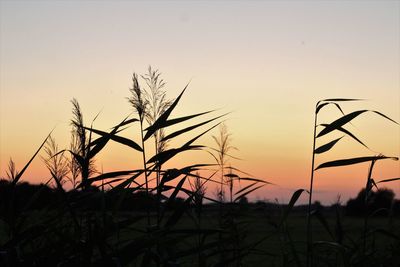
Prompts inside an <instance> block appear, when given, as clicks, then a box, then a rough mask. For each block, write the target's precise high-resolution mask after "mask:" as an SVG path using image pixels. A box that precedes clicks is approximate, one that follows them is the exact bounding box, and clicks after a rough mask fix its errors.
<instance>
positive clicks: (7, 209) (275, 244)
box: [0, 68, 400, 266]
mask: <svg viewBox="0 0 400 267" xmlns="http://www.w3.org/2000/svg"><path fill="white" fill-rule="evenodd" d="M143 85H144V86H143ZM164 85H165V83H164V81H163V80H162V79H161V76H160V73H159V72H158V71H155V70H153V69H151V68H149V70H148V73H147V74H146V75H143V76H140V75H137V74H133V76H132V87H131V89H130V96H129V97H128V101H129V103H130V105H131V107H132V108H133V109H134V111H135V115H134V116H128V117H126V118H123V119H122V120H121V121H120V122H118V123H117V124H116V125H113V126H112V127H111V128H110V129H109V130H107V131H106V130H101V129H96V128H95V127H94V125H93V124H94V121H95V120H96V118H97V116H96V117H95V118H94V120H93V121H92V123H91V124H90V126H88V125H86V124H85V122H84V119H83V114H82V110H81V107H80V105H79V103H78V101H77V100H75V99H73V100H72V111H73V117H72V121H71V126H72V132H71V136H72V137H71V144H70V147H69V148H68V149H64V150H63V149H61V150H60V149H59V148H58V146H57V144H56V142H55V140H54V139H53V138H52V137H51V135H50V134H49V136H47V137H46V138H45V140H44V141H43V143H42V144H41V145H40V146H39V148H38V150H37V151H36V152H35V153H34V155H33V157H32V158H31V159H30V160H29V161H28V163H27V164H26V165H25V166H24V167H23V168H22V169H21V171H17V168H16V166H15V163H14V162H13V161H12V160H10V163H9V168H8V170H7V177H8V178H7V180H4V181H3V180H2V181H0V190H1V194H0V198H1V200H2V201H0V203H1V206H0V207H1V213H0V219H1V220H0V230H1V231H0V264H1V266H377V264H378V263H379V262H382V264H381V266H390V265H389V264H390V261H392V262H393V261H394V259H395V256H394V255H395V254H396V253H397V251H398V250H399V248H400V235H399V234H400V233H399V232H398V229H397V230H396V228H394V227H393V225H396V224H392V228H391V229H392V230H388V229H389V228H385V227H384V226H382V225H380V226H376V221H375V219H376V218H375V216H376V215H377V211H376V210H372V211H368V213H366V214H365V217H364V219H363V221H362V223H361V225H356V226H357V227H356V228H351V227H352V224H351V223H352V222H353V219H351V218H348V217H346V216H343V211H342V207H341V205H340V204H336V205H335V207H334V211H333V213H332V214H333V215H332V214H330V215H329V214H328V216H326V214H324V212H323V210H321V208H320V209H314V207H316V206H315V205H313V204H312V200H313V198H312V197H313V191H314V190H315V188H314V186H313V184H314V180H315V178H316V175H317V171H318V170H319V169H323V168H332V167H340V166H345V165H351V164H358V163H362V162H370V163H371V165H370V169H369V172H368V176H367V179H366V183H365V184H366V191H367V193H366V197H365V203H367V202H368V192H372V191H373V190H374V188H377V187H378V186H380V185H381V184H387V183H390V182H393V181H398V180H399V179H400V178H397V177H393V178H387V179H378V178H377V176H375V174H374V172H373V167H374V166H375V164H377V162H378V161H380V160H384V159H385V160H387V159H397V158H396V157H389V156H384V155H366V156H365V157H358V158H345V159H339V160H333V161H329V162H325V163H322V164H320V165H318V166H317V167H316V166H315V159H316V157H317V156H318V155H320V154H323V153H325V152H327V151H329V150H330V149H332V148H333V147H334V146H335V144H336V143H338V142H340V140H342V138H338V139H334V140H332V141H330V142H328V143H326V144H319V142H320V139H319V138H320V137H321V136H324V135H327V134H331V133H332V132H333V131H339V132H342V133H343V135H344V136H346V137H348V138H351V139H353V140H354V141H356V142H357V143H359V144H361V145H363V146H366V145H365V144H364V143H363V142H362V141H361V140H360V139H358V138H357V137H356V136H355V135H354V134H353V133H351V132H350V131H348V130H346V129H345V125H347V124H348V123H350V122H352V121H353V119H355V118H356V117H358V116H359V115H361V114H363V113H367V112H369V113H374V114H378V115H379V116H380V117H383V118H385V119H388V120H391V121H392V122H394V121H393V120H392V119H390V118H389V117H387V116H386V115H384V114H382V113H379V112H377V111H368V110H361V111H354V112H351V113H348V114H345V113H344V112H343V110H342V107H341V105H339V104H342V102H345V101H346V102H349V101H356V100H354V99H352V100H349V99H327V100H323V101H320V102H318V103H317V106H316V112H315V123H314V135H313V143H314V144H313V152H312V162H311V164H312V168H311V169H312V171H311V177H310V178H311V179H310V188H309V190H305V189H298V190H296V191H295V192H294V193H293V195H292V197H291V199H290V201H289V202H288V203H287V204H280V205H273V204H268V203H258V204H246V203H247V202H246V197H248V196H249V194H251V193H252V192H254V191H256V190H258V189H259V188H261V187H263V186H266V185H271V183H269V182H268V181H266V180H263V179H260V178H255V177H254V176H253V175H250V174H249V173H248V172H244V171H241V170H239V169H237V168H235V167H234V164H233V163H232V162H230V161H229V160H228V158H232V155H231V153H230V152H231V151H232V150H234V146H233V144H232V139H231V133H230V132H229V131H228V128H227V127H226V125H224V124H223V120H224V118H225V116H226V114H221V115H220V114H216V111H213V110H210V111H203V112H199V113H196V114H191V115H186V116H183V117H173V115H174V111H175V109H176V107H177V106H178V105H180V104H181V102H183V99H184V96H185V93H186V90H187V87H188V86H186V87H185V88H184V89H183V90H182V91H181V93H180V94H179V95H178V96H177V97H176V98H173V100H172V101H170V100H167V99H169V98H167V96H166V92H165V91H164V90H163V89H164ZM146 86H147V87H146ZM146 88H147V89H146ZM171 99H172V98H171ZM328 105H333V106H335V107H336V108H338V110H339V111H340V112H341V114H342V116H341V117H339V118H338V119H337V120H334V121H333V122H331V123H320V122H318V118H317V116H318V115H319V112H320V111H321V110H322V109H323V108H324V107H326V106H328ZM135 124H140V125H139V126H140V127H139V128H140V129H139V131H138V132H136V133H135V138H137V139H140V144H138V143H136V142H135V141H134V140H133V139H129V138H126V137H124V136H123V133H124V131H127V130H130V127H131V126H133V125H135ZM188 124H189V126H188ZM215 131H216V132H215ZM177 137H179V138H177ZM206 137H210V138H213V139H214V141H215V142H216V145H217V148H211V147H206V146H204V145H202V144H201V141H202V140H203V139H204V138H206ZM179 140H183V141H179ZM170 141H174V142H170ZM109 143H117V144H119V145H123V146H126V147H128V148H129V149H130V150H131V151H132V153H138V154H139V155H140V156H141V160H140V162H134V164H132V165H135V166H136V165H141V167H140V168H138V169H130V170H114V171H111V172H99V171H97V170H96V168H95V158H96V157H97V155H99V153H103V151H104V150H106V149H107V148H108V144H109ZM167 143H168V146H167ZM152 145H154V150H151V149H145V148H146V146H147V147H149V146H152ZM42 150H43V152H44V154H45V155H44V156H43V157H42V158H43V160H44V163H45V165H46V166H47V168H48V170H49V171H50V174H51V179H50V180H48V181H47V182H46V183H45V184H44V185H41V186H37V188H36V187H35V190H33V191H32V192H30V193H26V192H25V191H24V190H27V189H26V188H25V187H26V184H24V183H23V182H21V177H22V176H23V174H24V173H25V171H26V169H27V168H28V167H29V165H30V164H31V162H32V161H33V160H34V159H35V157H36V156H37V155H38V154H39V153H40V151H42ZM210 150H211V151H212V152H213V153H212V155H213V157H214V159H215V160H216V164H215V163H209V162H193V163H190V164H188V165H186V166H179V165H178V163H175V166H174V167H169V168H166V167H165V166H169V165H170V164H166V163H167V162H170V161H172V160H173V159H175V158H177V157H178V156H179V155H183V156H185V155H186V153H188V152H195V153H207V152H210ZM68 156H70V158H69V159H68V158H67V157H68ZM193 159H194V160H195V157H194V158H193ZM176 162H177V161H176ZM51 181H53V183H54V186H53V187H52V188H49V187H48V186H47V185H49V184H50V182H51ZM66 181H70V182H71V184H72V187H73V189H72V190H70V191H67V190H66V189H65V188H66V186H65V182H66ZM213 187H217V188H218V195H217V197H215V198H213V197H210V196H209V194H207V192H210V190H211V188H213ZM24 188H25V189H24ZM225 190H228V191H229V201H226V199H225V197H223V196H224V195H225V193H224V192H225ZM22 192H25V193H22ZM305 192H308V193H309V195H308V197H309V198H308V205H306V206H305V209H302V207H301V206H300V207H298V206H295V205H296V203H297V201H298V199H299V198H300V196H301V195H302V194H304V193H305ZM182 196H184V198H181V197H182ZM304 216H307V221H306V225H304V219H303V217H304ZM329 216H331V217H329ZM313 218H315V220H317V221H318V224H316V223H314V224H313V223H312V219H313ZM393 218H394V217H392V219H393ZM394 220H396V218H395V219H394ZM154 222H157V223H156V224H154ZM357 222H358V221H357ZM304 226H306V227H304ZM305 228H306V231H304V229H305ZM393 229H394V230H393ZM357 231H358V232H359V233H356V232H357ZM313 232H315V233H314V235H312V233H313ZM384 242H386V243H387V244H388V246H385V245H382V243H384ZM381 248H389V249H387V250H385V249H381ZM393 266H395V265H393Z"/></svg>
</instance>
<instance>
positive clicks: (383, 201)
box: [346, 188, 395, 216]
mask: <svg viewBox="0 0 400 267" xmlns="http://www.w3.org/2000/svg"><path fill="white" fill-rule="evenodd" d="M365 194H366V190H365V188H364V189H362V190H361V191H360V192H359V193H358V195H357V197H356V198H352V199H349V201H348V202H347V205H346V214H347V215H350V216H362V215H365V213H366V212H368V213H372V212H376V211H378V210H379V209H382V211H381V212H379V214H380V215H383V214H387V212H386V213H385V212H383V211H384V209H386V210H389V209H390V208H391V206H392V203H393V201H394V196H395V194H394V192H393V191H392V190H391V189H387V188H382V189H378V190H376V191H373V190H371V191H369V196H368V198H367V199H368V202H367V203H365V199H366V198H365ZM377 215H378V214H377Z"/></svg>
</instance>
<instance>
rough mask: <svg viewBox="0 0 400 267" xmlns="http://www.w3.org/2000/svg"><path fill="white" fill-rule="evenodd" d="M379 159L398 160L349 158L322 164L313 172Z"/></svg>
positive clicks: (376, 157)
mask: <svg viewBox="0 0 400 267" xmlns="http://www.w3.org/2000/svg"><path fill="white" fill-rule="evenodd" d="M381 159H393V160H398V158H397V157H386V156H373V157H358V158H350V159H340V160H334V161H329V162H325V163H322V164H321V165H319V166H318V167H317V168H316V169H315V170H318V169H322V168H330V167H339V166H346V165H352V164H357V163H363V162H367V161H373V160H381Z"/></svg>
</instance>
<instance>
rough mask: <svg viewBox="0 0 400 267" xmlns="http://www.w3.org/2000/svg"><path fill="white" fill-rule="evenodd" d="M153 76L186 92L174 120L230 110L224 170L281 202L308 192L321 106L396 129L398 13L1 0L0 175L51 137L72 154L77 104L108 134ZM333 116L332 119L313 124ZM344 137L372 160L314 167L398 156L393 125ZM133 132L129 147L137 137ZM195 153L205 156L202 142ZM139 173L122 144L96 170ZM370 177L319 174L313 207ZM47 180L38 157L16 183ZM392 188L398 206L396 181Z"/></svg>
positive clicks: (362, 5) (335, 6)
mask: <svg viewBox="0 0 400 267" xmlns="http://www.w3.org/2000/svg"><path fill="white" fill-rule="evenodd" d="M149 65H151V66H152V67H153V68H157V69H159V70H160V71H161V72H162V75H163V78H164V80H165V81H166V82H167V85H166V90H167V95H168V96H169V97H170V98H174V97H176V96H177V95H178V94H179V92H180V91H181V90H182V89H183V87H184V86H185V85H186V84H187V83H188V82H189V81H190V86H189V89H188V91H187V92H186V93H185V95H184V97H183V99H182V100H181V103H180V106H179V108H178V109H177V111H176V113H175V114H173V116H179V115H187V114H191V113H195V112H200V111H204V110H209V109H214V108H221V110H220V111H219V112H221V113H222V112H225V111H233V113H232V114H231V115H230V116H229V120H228V121H227V125H228V127H229V130H230V132H231V133H232V137H233V144H234V145H235V146H236V147H237V148H238V149H239V150H238V151H235V152H234V154H235V155H236V156H238V157H240V158H243V160H242V161H232V162H231V163H232V165H233V166H236V167H238V168H240V169H242V170H244V171H247V172H250V173H252V174H253V175H254V176H256V177H259V178H263V179H266V180H268V181H270V182H273V183H275V184H276V186H267V187H265V188H263V189H261V190H259V191H257V192H255V193H254V194H253V195H252V199H268V200H274V199H278V200H279V201H282V202H283V201H288V199H289V197H290V195H291V194H292V192H293V191H294V190H296V189H298V188H307V187H308V186H309V182H308V180H309V175H310V167H311V166H310V165H311V152H312V133H313V132H312V131H313V122H314V117H313V116H314V115H313V114H314V108H315V103H316V102H317V101H318V100H320V99H324V98H332V97H350V98H363V99H367V101H364V102H362V103H357V104H344V105H343V109H344V111H345V112H350V111H352V110H356V109H359V108H363V109H364V108H366V109H375V110H379V111H381V112H383V113H385V114H386V115H388V116H390V117H391V118H393V119H395V120H397V121H399V120H400V2H399V1H231V2H228V1H162V2H158V1H149V2H145V1H143V2H140V1H0V88H1V90H0V176H5V171H6V167H7V164H8V160H9V158H10V157H12V158H13V160H14V161H15V162H16V164H17V168H18V169H21V168H22V167H23V166H24V164H25V163H26V162H27V161H28V160H29V158H30V157H31V156H32V154H33V153H34V152H35V150H36V149H37V147H38V146H39V145H40V143H41V142H42V140H43V139H44V138H45V136H46V135H47V134H48V133H49V132H50V131H51V130H52V129H53V128H54V127H56V128H55V130H54V137H55V138H56V140H57V142H58V144H59V147H60V149H61V148H66V147H67V146H68V143H69V133H70V125H69V121H70V118H71V103H70V100H71V99H72V98H73V97H75V98H77V99H78V100H79V102H80V104H81V106H82V109H83V112H84V117H85V119H86V121H87V123H89V122H90V120H91V119H92V118H93V117H94V116H95V115H96V114H97V113H98V112H99V111H100V110H101V115H100V117H99V118H98V119H97V121H96V123H95V127H97V128H100V129H108V128H109V127H111V126H113V125H115V124H117V123H118V122H119V121H121V120H122V119H123V118H124V117H125V116H126V115H127V114H129V113H130V112H131V108H130V106H129V104H128V102H127V100H126V97H127V96H129V91H128V88H129V87H130V86H131V75H132V73H133V72H137V73H140V74H144V73H145V72H146V70H147V67H148V66H149ZM339 115H340V114H339V113H338V112H337V110H335V109H333V108H331V109H330V108H328V109H326V110H325V111H324V112H322V113H321V116H320V120H321V121H320V122H330V121H332V120H333V119H334V118H337V116H339ZM348 129H350V130H352V131H353V132H354V133H355V134H356V135H357V136H358V137H359V138H360V139H362V140H363V141H364V142H365V143H366V144H368V145H369V146H370V148H371V149H372V150H373V151H370V150H367V149H365V148H363V147H362V146H360V145H359V144H356V143H354V142H353V141H351V140H350V139H348V138H346V139H344V140H342V141H341V142H340V143H339V144H338V145H337V146H336V147H335V148H334V149H333V150H332V151H330V152H329V153H327V154H326V155H324V156H323V157H318V158H317V164H318V163H321V162H323V161H327V160H333V159H338V158H348V157H354V156H367V155H375V154H376V153H378V152H381V153H383V154H385V155H388V156H399V154H400V131H399V127H398V126H396V125H395V124H392V123H390V122H388V121H386V120H383V119H381V118H379V117H378V116H375V115H374V114H364V115H362V117H360V118H358V119H356V120H354V122H353V125H352V126H350V127H349V128H348ZM129 131H130V132H129V133H127V136H129V137H131V138H133V139H134V140H137V141H138V140H139V135H138V131H137V129H135V128H132V130H129ZM213 134H216V132H214V133H213ZM335 136H338V135H331V136H330V137H329V138H327V139H324V140H323V141H325V142H326V141H328V140H330V139H333V138H334V137H335ZM186 138H187V137H186ZM183 139H184V138H183ZM183 139H182V140H183ZM201 142H202V143H204V144H207V145H213V142H212V140H211V137H210V136H208V137H205V138H203V139H202V140H201ZM322 143H323V142H321V143H319V144H322ZM199 161H206V162H210V163H213V160H212V158H211V157H209V156H208V155H207V154H206V153H203V154H196V155H193V156H191V157H184V158H178V159H176V161H175V162H174V163H173V165H175V166H179V165H181V164H184V163H187V162H196V163H198V162H199ZM140 162H141V161H140V155H139V154H138V153H135V152H132V151H129V150H126V149H125V148H122V147H121V146H118V145H111V146H110V147H109V148H108V149H107V150H106V151H103V152H101V155H100V157H99V158H98V159H97V163H98V166H99V168H100V169H101V168H102V169H103V170H104V171H112V170H120V169H132V168H140V167H141V166H140ZM367 171H368V164H361V165H359V166H355V165H353V166H349V167H345V168H334V169H331V170H326V171H325V170H324V171H318V172H317V174H316V184H315V188H316V194H315V198H316V199H319V200H321V201H322V202H323V203H326V204H330V203H332V202H334V201H335V199H336V197H337V195H341V199H342V200H343V201H345V200H347V199H348V198H349V197H351V196H354V195H355V194H356V193H357V192H358V191H359V190H360V188H361V187H362V186H364V184H365V177H366V175H367ZM48 177H49V174H48V172H47V170H46V169H45V167H44V164H43V163H42V161H41V160H40V158H37V159H35V161H34V162H33V164H32V165H31V167H30V168H29V169H28V171H27V172H26V174H25V175H24V177H23V180H28V181H30V182H44V181H45V180H46V179H47V178H48ZM374 177H376V179H377V180H380V179H385V178H393V177H400V165H399V162H395V161H387V162H383V161H382V162H379V163H378V164H377V166H376V168H375V170H374ZM390 187H391V188H392V189H394V190H395V192H396V194H397V197H400V184H399V183H398V182H397V183H392V184H390ZM212 191H213V186H212V185H209V192H210V194H212Z"/></svg>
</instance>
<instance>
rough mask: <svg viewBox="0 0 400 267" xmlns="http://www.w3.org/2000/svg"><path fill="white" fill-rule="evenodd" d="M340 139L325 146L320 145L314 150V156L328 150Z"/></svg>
mask: <svg viewBox="0 0 400 267" xmlns="http://www.w3.org/2000/svg"><path fill="white" fill-rule="evenodd" d="M342 138H343V136H342V137H340V138H338V139H335V140H333V141H331V142H329V143H327V144H325V145H322V146H320V147H318V148H317V149H315V151H314V153H315V154H322V153H324V152H326V151H328V150H330V149H331V148H332V147H333V146H334V145H335V144H336V143H337V142H339V140H340V139H342Z"/></svg>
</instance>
